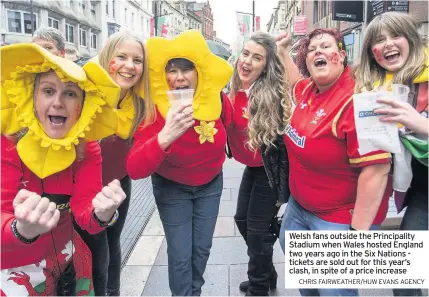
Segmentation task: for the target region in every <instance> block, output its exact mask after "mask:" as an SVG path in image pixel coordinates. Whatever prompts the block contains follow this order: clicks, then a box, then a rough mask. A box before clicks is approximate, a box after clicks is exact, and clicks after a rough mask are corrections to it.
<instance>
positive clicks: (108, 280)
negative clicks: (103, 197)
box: [74, 176, 131, 296]
mask: <svg viewBox="0 0 429 297" xmlns="http://www.w3.org/2000/svg"><path fill="white" fill-rule="evenodd" d="M120 182H121V187H122V189H123V190H124V192H125V194H126V195H127V198H126V199H125V200H124V202H122V204H121V205H120V206H119V208H118V212H119V218H118V221H117V222H116V223H115V224H114V225H113V226H112V227H108V228H106V229H105V230H104V231H102V232H100V233H98V234H95V235H91V234H89V233H88V232H86V231H84V230H82V229H81V228H80V227H79V226H78V225H77V224H76V223H74V227H75V230H76V231H77V232H78V233H79V235H80V236H81V237H82V239H83V240H84V242H85V243H86V245H87V246H88V248H89V249H90V250H91V253H92V277H93V281H94V291H95V295H96V296H105V295H106V293H107V295H109V296H119V295H120V287H121V283H120V280H121V260H122V258H121V257H122V255H121V233H122V229H123V228H124V224H125V219H126V217H127V213H128V208H129V205H130V198H131V179H130V177H129V176H126V177H124V178H123V179H121V181H120Z"/></svg>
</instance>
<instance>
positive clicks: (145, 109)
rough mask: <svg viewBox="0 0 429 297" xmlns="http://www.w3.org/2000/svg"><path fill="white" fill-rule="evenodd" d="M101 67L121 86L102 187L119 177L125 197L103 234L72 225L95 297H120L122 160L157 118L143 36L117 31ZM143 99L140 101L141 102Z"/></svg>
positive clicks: (104, 144) (104, 147)
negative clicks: (88, 255) (138, 133)
mask: <svg viewBox="0 0 429 297" xmlns="http://www.w3.org/2000/svg"><path fill="white" fill-rule="evenodd" d="M98 61H99V63H100V65H101V66H102V67H103V68H104V70H106V71H107V72H108V73H109V74H110V77H111V78H112V79H113V81H115V83H116V84H118V85H119V87H120V88H121V90H120V97H119V102H118V104H117V106H115V107H116V108H117V109H116V111H115V112H116V117H117V120H116V122H115V121H114V122H115V123H116V126H115V133H114V134H115V135H112V136H110V137H108V138H106V139H103V140H102V141H100V147H101V156H102V160H103V164H102V167H103V185H106V184H107V183H108V182H110V181H111V180H112V179H118V180H119V181H120V183H121V187H122V189H123V190H124V192H125V194H126V196H127V197H126V199H125V201H124V203H122V205H121V206H120V207H119V209H118V212H119V218H118V221H117V222H116V224H115V225H114V226H112V227H111V228H108V229H106V231H105V232H102V233H99V234H97V235H95V236H91V235H90V234H88V233H87V232H84V231H82V230H80V229H79V228H78V226H76V230H77V231H78V232H79V234H80V235H81V236H82V238H83V239H84V241H85V242H86V244H87V245H88V247H89V248H90V249H91V251H92V254H93V255H94V257H93V278H94V289H95V293H96V295H97V296H103V295H106V293H107V295H109V296H119V295H120V273H121V263H122V261H121V245H120V237H121V232H122V229H123V227H124V224H125V219H126V217H127V212H128V207H129V204H130V198H131V179H130V177H129V176H128V174H127V171H126V156H127V154H128V151H129V149H130V148H131V144H132V139H133V134H134V132H135V130H136V129H137V127H138V126H139V125H140V123H142V124H143V126H144V125H147V124H149V123H151V122H152V121H153V119H154V116H155V106H154V104H153V102H152V101H151V100H150V97H149V94H145V90H149V87H148V85H149V80H148V69H147V59H146V50H145V46H144V43H143V40H142V39H141V37H139V36H138V35H137V34H135V33H133V32H130V31H126V30H124V31H120V32H117V33H115V34H113V35H111V36H110V37H109V39H108V40H107V41H106V44H105V45H104V47H103V49H102V50H101V52H100V55H99V56H98ZM143 98H144V100H143Z"/></svg>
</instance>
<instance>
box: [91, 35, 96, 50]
mask: <svg viewBox="0 0 429 297" xmlns="http://www.w3.org/2000/svg"><path fill="white" fill-rule="evenodd" d="M94 37H95V47H94V46H93V45H94V44H93V41H94V39H93V38H94ZM90 48H91V49H95V50H96V49H97V34H95V33H93V32H91V45H90Z"/></svg>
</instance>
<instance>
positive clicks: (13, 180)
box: [1, 135, 31, 251]
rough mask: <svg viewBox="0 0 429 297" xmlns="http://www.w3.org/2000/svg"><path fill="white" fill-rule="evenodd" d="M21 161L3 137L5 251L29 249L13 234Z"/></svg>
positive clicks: (2, 212) (2, 241)
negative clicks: (15, 200) (12, 225)
mask: <svg viewBox="0 0 429 297" xmlns="http://www.w3.org/2000/svg"><path fill="white" fill-rule="evenodd" d="M22 176H23V173H22V168H21V160H20V158H19V156H18V152H17V151H16V147H15V145H14V144H13V143H12V142H10V141H9V140H8V139H7V138H6V137H4V136H3V135H2V136H1V248H2V249H3V250H4V251H8V250H16V249H19V248H28V247H31V245H29V244H26V243H23V242H22V241H20V240H19V239H18V238H16V236H15V235H14V234H13V233H12V227H11V224H12V221H13V220H14V219H15V211H14V208H13V200H14V199H15V196H16V194H18V192H19V190H20V189H21V180H22Z"/></svg>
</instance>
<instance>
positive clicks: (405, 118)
mask: <svg viewBox="0 0 429 297" xmlns="http://www.w3.org/2000/svg"><path fill="white" fill-rule="evenodd" d="M427 46H428V45H427V44H425V42H424V41H423V39H422V38H421V37H420V35H419V32H418V31H417V25H416V23H415V22H414V20H413V19H412V18H411V16H410V15H407V14H404V13H394V12H387V13H384V14H382V15H380V16H377V17H375V18H374V19H373V20H372V21H371V23H370V24H369V25H368V27H367V29H366V34H365V39H364V42H363V53H362V58H361V63H360V65H359V67H358V69H357V72H356V76H357V80H356V90H358V91H360V90H362V89H366V90H374V89H377V88H379V87H380V86H382V87H383V88H385V89H388V90H389V89H390V88H391V86H392V83H393V84H404V85H408V86H409V87H410V94H409V96H408V102H400V101H399V100H392V99H380V100H379V102H380V103H384V104H387V105H390V106H391V108H382V109H378V110H375V112H377V113H380V114H383V115H385V116H384V117H382V118H381V121H384V122H393V123H399V124H401V126H403V128H401V129H400V132H399V136H400V139H401V145H402V150H401V151H402V152H401V153H400V154H395V156H394V162H393V165H394V173H393V188H394V190H395V194H394V195H395V202H396V206H397V208H398V212H399V211H402V209H403V208H404V207H405V206H407V210H406V211H405V214H404V218H403V219H402V223H401V226H400V230H428V167H427V166H428V135H429V131H428V130H429V127H428V126H429V120H428V68H429V61H428V52H427ZM393 293H394V295H395V296H420V295H422V291H421V289H394V290H393Z"/></svg>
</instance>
